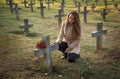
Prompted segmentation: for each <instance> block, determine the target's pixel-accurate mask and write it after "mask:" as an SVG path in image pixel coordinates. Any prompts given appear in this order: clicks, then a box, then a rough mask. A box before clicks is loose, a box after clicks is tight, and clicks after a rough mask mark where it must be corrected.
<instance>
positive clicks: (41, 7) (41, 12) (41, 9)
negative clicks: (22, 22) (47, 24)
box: [38, 2, 46, 18]
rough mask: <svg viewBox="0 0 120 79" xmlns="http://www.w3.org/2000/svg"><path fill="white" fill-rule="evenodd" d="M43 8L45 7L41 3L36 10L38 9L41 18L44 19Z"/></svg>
mask: <svg viewBox="0 0 120 79" xmlns="http://www.w3.org/2000/svg"><path fill="white" fill-rule="evenodd" d="M44 8H46V7H45V6H43V3H41V2H40V7H38V9H40V14H41V17H42V18H43V17H44Z"/></svg>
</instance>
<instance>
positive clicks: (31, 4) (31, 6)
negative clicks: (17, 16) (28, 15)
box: [29, 1, 35, 12]
mask: <svg viewBox="0 0 120 79" xmlns="http://www.w3.org/2000/svg"><path fill="white" fill-rule="evenodd" d="M33 5H35V3H33V2H32V1H30V4H29V6H30V8H31V12H33Z"/></svg>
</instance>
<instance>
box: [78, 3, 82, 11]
mask: <svg viewBox="0 0 120 79" xmlns="http://www.w3.org/2000/svg"><path fill="white" fill-rule="evenodd" d="M80 7H81V5H80V2H78V13H80Z"/></svg>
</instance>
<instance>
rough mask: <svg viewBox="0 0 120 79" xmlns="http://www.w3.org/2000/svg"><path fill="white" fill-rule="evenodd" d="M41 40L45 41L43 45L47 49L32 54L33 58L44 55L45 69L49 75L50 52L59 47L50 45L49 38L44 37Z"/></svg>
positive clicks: (37, 50) (50, 70)
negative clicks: (45, 45)
mask: <svg viewBox="0 0 120 79" xmlns="http://www.w3.org/2000/svg"><path fill="white" fill-rule="evenodd" d="M42 39H43V40H45V43H46V44H47V47H46V48H43V49H35V50H34V54H35V56H40V55H43V54H44V57H45V62H46V67H47V72H48V73H51V72H52V69H53V67H52V59H51V52H52V51H54V50H58V48H59V45H58V44H53V45H50V36H44V37H43V38H42Z"/></svg>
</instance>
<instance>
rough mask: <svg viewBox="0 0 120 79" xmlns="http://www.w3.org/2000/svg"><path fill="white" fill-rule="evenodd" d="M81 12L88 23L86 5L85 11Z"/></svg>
mask: <svg viewBox="0 0 120 79" xmlns="http://www.w3.org/2000/svg"><path fill="white" fill-rule="evenodd" d="M81 13H83V16H84V22H85V23H87V13H88V11H87V7H86V6H84V11H83V12H81Z"/></svg>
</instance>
